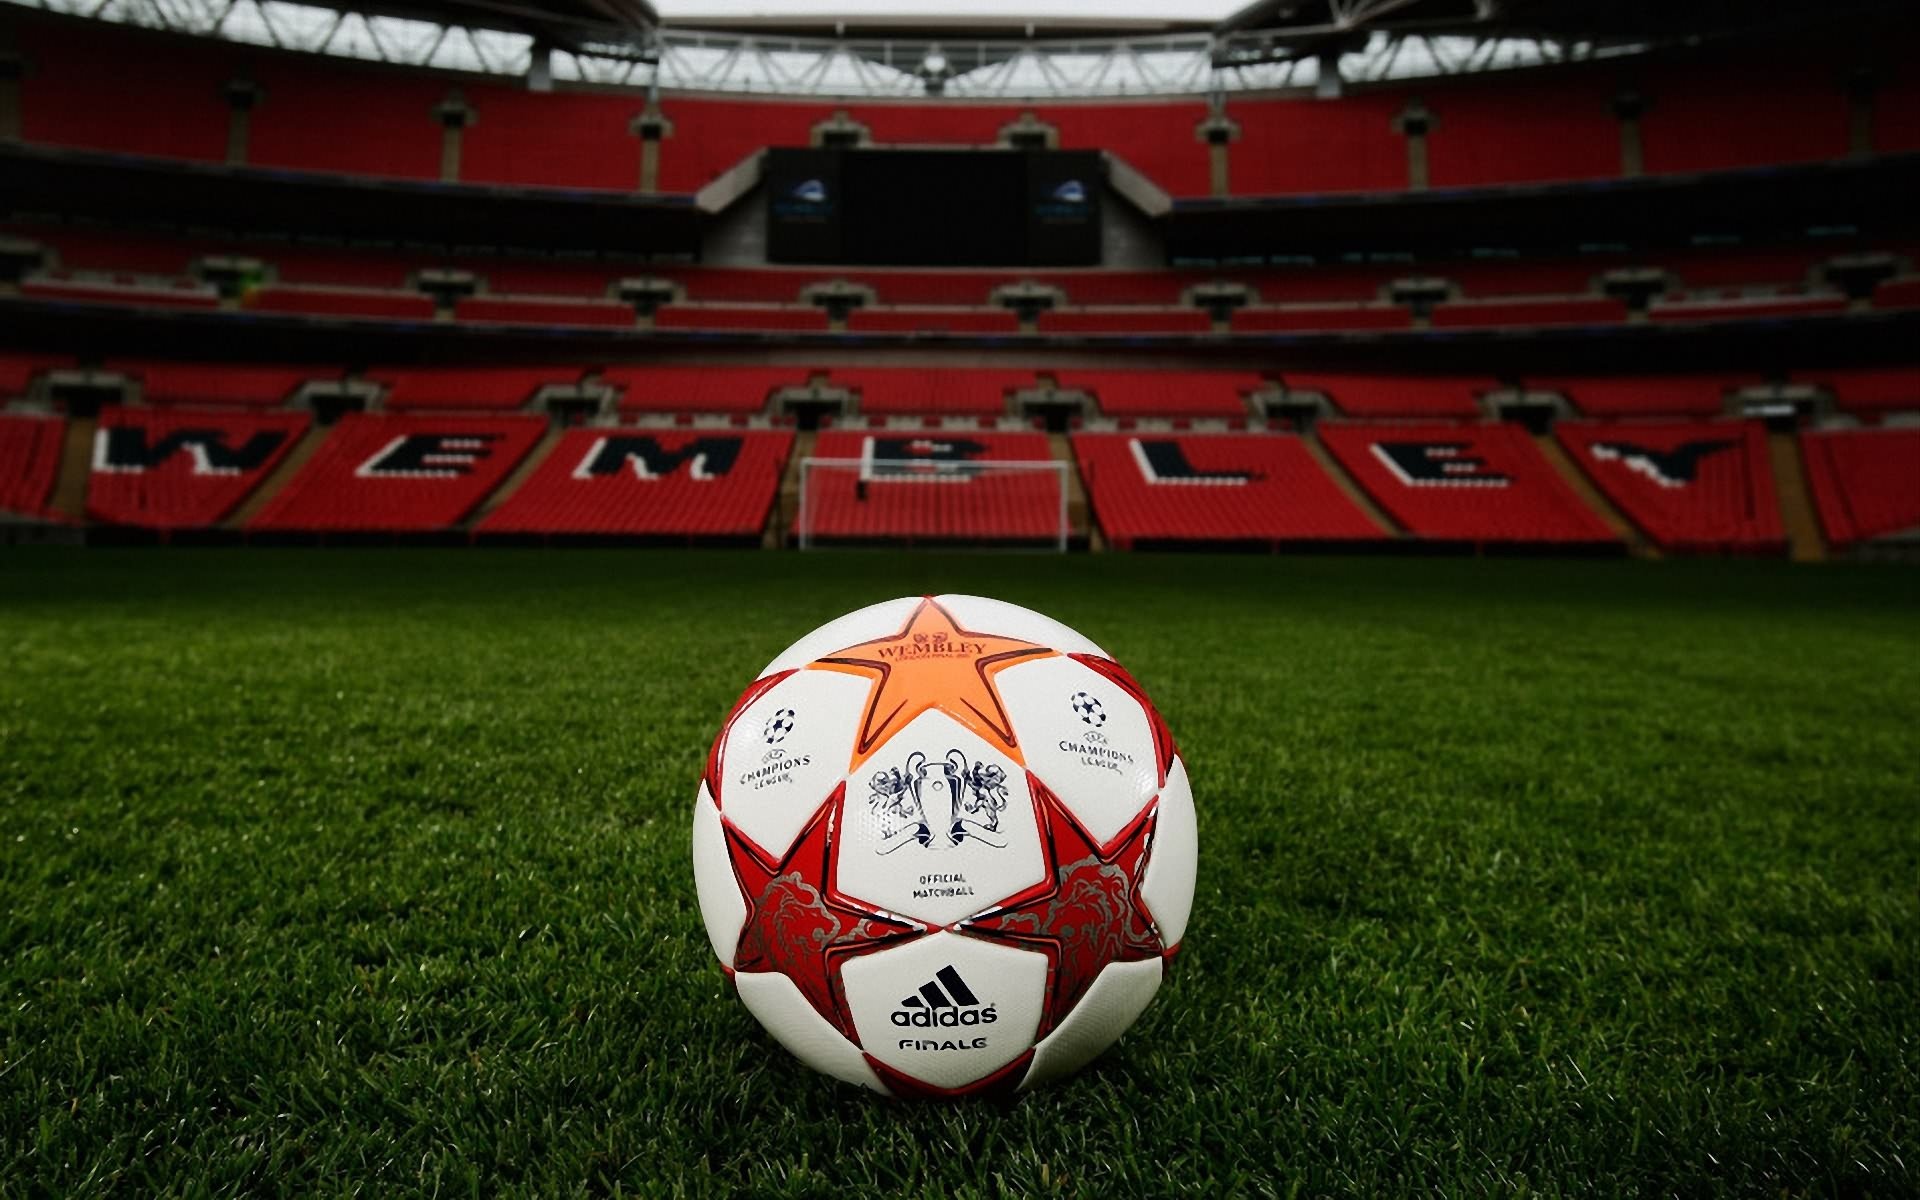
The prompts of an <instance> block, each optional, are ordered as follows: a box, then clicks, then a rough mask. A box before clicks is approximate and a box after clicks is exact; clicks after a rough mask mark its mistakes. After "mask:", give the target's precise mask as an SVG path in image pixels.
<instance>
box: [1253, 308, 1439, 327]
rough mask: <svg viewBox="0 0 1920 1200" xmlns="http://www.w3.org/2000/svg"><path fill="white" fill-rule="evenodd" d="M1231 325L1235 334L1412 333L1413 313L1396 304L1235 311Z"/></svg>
mask: <svg viewBox="0 0 1920 1200" xmlns="http://www.w3.org/2000/svg"><path fill="white" fill-rule="evenodd" d="M1231 324H1232V328H1233V332H1235V333H1315V332H1322V331H1329V330H1367V329H1377V330H1391V329H1411V328H1412V327H1413V312H1412V310H1410V309H1408V308H1404V307H1402V306H1401V305H1398V304H1302V305H1290V306H1288V307H1286V308H1236V309H1234V310H1233V316H1232V318H1231Z"/></svg>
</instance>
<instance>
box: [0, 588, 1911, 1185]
mask: <svg viewBox="0 0 1920 1200" xmlns="http://www.w3.org/2000/svg"><path fill="white" fill-rule="evenodd" d="M942 589H945V590H971V591H981V592H986V593H989V594H994V595H999V596H1001V597H1004V598H1006V599H1009V600H1013V601H1016V602H1020V603H1025V604H1029V605H1032V606H1034V607H1037V608H1039V609H1042V610H1044V611H1046V612H1049V613H1051V614H1053V615H1056V616H1058V617H1060V618H1061V619H1063V620H1065V621H1067V622H1068V623H1070V624H1073V625H1076V626H1078V627H1080V628H1081V629H1083V630H1084V631H1085V632H1087V633H1088V634H1089V635H1091V636H1092V637H1094V638H1095V639H1096V640H1098V641H1101V642H1103V643H1104V644H1106V645H1107V646H1108V647H1109V648H1110V649H1111V650H1113V651H1114V652H1115V653H1116V654H1117V655H1118V656H1119V657H1120V658H1121V659H1122V660H1123V661H1124V662H1126V663H1128V665H1129V666H1131V667H1132V668H1133V669H1134V671H1135V673H1136V674H1137V675H1138V676H1139V677H1140V678H1141V679H1142V681H1143V682H1144V683H1145V684H1146V685H1147V687H1148V689H1149V690H1150V691H1151V692H1152V694H1153V695H1154V696H1155V698H1156V700H1157V701H1158V702H1159V704H1160V706H1161V707H1162V709H1163V710H1164V711H1165V712H1166V714H1167V716H1168V719H1169V721H1170V722H1171V724H1172V726H1173V729H1174V732H1175V734H1176V736H1177V737H1178V738H1179V739H1180V741H1181V743H1182V749H1183V752H1184V753H1185V754H1186V755H1187V757H1188V759H1189V761H1190V763H1191V765H1192V772H1193V780H1194V787H1195V791H1196V794H1197V800H1198V805H1199V810H1200V821H1201V826H1200V832H1201V839H1202V848H1201V878H1200V889H1199V895H1198V898H1197V900H1196V905H1195V912H1194V918H1193V926H1192V930H1191V933H1190V936H1189V939H1188V942H1187V947H1186V950H1185V952H1184V953H1183V955H1182V957H1181V959H1180V961H1179V963H1178V965H1177V967H1176V970H1175V971H1174V973H1173V976H1172V977H1171V979H1170V980H1169V982H1168V985H1167V986H1166V987H1165V988H1163V989H1162V991H1161V994H1160V997H1159V999H1157V1000H1156V1001H1155V1003H1154V1006H1153V1007H1152V1008H1150V1009H1149V1010H1148V1012H1147V1014H1146V1016H1145V1017H1143V1018H1142V1020H1141V1021H1140V1023H1139V1025H1138V1026H1137V1027H1136V1028H1135V1029H1134V1030H1133V1032H1132V1033H1131V1034H1129V1035H1128V1036H1127V1037H1126V1038H1125V1039H1124V1040H1123V1041H1122V1042H1121V1043H1120V1045H1119V1046H1118V1047H1116V1049H1115V1050H1114V1051H1113V1052H1112V1053H1110V1054H1109V1055H1108V1056H1107V1057H1105V1058H1104V1059H1102V1060H1101V1061H1100V1062H1099V1063H1097V1064H1095V1066H1094V1067H1092V1068H1091V1069H1089V1070H1088V1071H1087V1072H1085V1073H1083V1074H1082V1075H1080V1076H1078V1077H1076V1078H1075V1079H1073V1080H1071V1081H1069V1082H1067V1083H1065V1084H1063V1085H1060V1086H1056V1087H1054V1088H1052V1089H1050V1090H1046V1091H1044V1092H1040V1093H1036V1094H1034V1095H1031V1096H1029V1097H1027V1098H1026V1099H1024V1100H1022V1101H1020V1102H1018V1103H1015V1104H1010V1105H1008V1104H996V1103H973V1104H964V1105H959V1106H953V1107H943V1106H934V1105H925V1104H905V1103H889V1102H886V1101H883V1100H879V1099H877V1098H871V1097H869V1096H867V1095H865V1094H864V1093H861V1092H858V1091H856V1090H853V1089H850V1088H847V1087H844V1086H841V1085H838V1084H834V1083H831V1082H829V1081H827V1080H825V1079H823V1078H820V1077H817V1076H814V1075H812V1074H811V1073H810V1072H808V1071H807V1070H806V1069H805V1068H803V1067H801V1066H799V1065H798V1064H796V1063H795V1062H794V1061H793V1060H791V1059H789V1058H788V1057H787V1056H786V1055H785V1054H784V1053H783V1052H782V1051H780V1050H779V1048H778V1047H777V1046H775V1045H774V1044H773V1042H772V1041H771V1040H770V1039H769V1038H768V1037H767V1036H766V1035H765V1034H763V1033H762V1032H761V1030H760V1028H759V1027H758V1025H756V1024H755V1022H754V1021H753V1019H752V1017H751V1016H750V1015H749V1014H748V1013H747V1012H746V1010H745V1009H744V1008H743V1007H742V1006H741V1005H740V1004H739V1003H738V1002H737V1001H736V1000H734V999H733V998H732V997H731V995H730V994H729V992H728V989H727V987H726V985H725V983H724V981H723V979H722V977H721V975H720V972H719V971H718V969H717V968H716V967H715V965H714V964H713V963H712V961H711V954H710V951H709V950H708V949H707V946H706V942H705V938H704V936H703V934H702V933H701V927H700V922H699V919H698V913H697V911H696V908H695V903H694V896H693V885H692V880H691V876H690V871H689V867H688V856H687V841H688V827H689V818H690V812H691V801H692V795H693V787H694V781H695V779H696V776H697V775H698V773H699V770H700V766H701V761H702V756H703V754H704V751H705V748H706V745H707V742H708V739H709V737H710V736H711V734H712V732H713V729H714V728H715V726H716V724H717V723H718V721H719V719H720V718H721V716H722V715H723V714H724V712H725V710H726V708H727V706H728V704H729V703H730V702H731V700H732V698H733V696H734V695H735V694H736V693H737V692H738V690H739V689H740V688H741V687H742V686H743V685H744V684H745V683H747V682H748V681H749V680H750V679H751V678H752V676H753V674H754V672H756V671H757V670H758V669H759V668H760V666H761V665H762V664H763V663H764V662H765V661H766V660H767V659H768V658H770V657H771V656H772V655H773V654H774V653H775V652H776V651H777V650H779V649H780V648H781V647H783V646H784V645H785V644H786V643H787V642H788V641H790V640H792V639H793V638H794V637H796V636H798V635H799V634H800V633H802V632H805V631H806V630H807V629H809V628H811V627H812V626H814V625H815V624H817V623H819V622H821V621H823V620H825V619H827V618H829V617H831V616H834V615H836V614H838V613H840V612H842V611H844V610H846V609H849V608H852V607H855V606H858V605H860V604H863V603H867V602H870V601H873V600H875V599H879V598H884V597H886V596H888V595H894V594H900V593H903V592H909V591H921V590H942ZM1917 617H1920V573H1916V572H1914V571H1912V570H1909V569H1904V568H1879V569H1861V568H1848V567H1838V566H1835V567H1824V568H1799V569H1795V568H1790V567H1788V566H1785V565H1783V564H1761V563H1660V564H1646V563H1631V562H1614V563H1556V562H1498V561H1495V562H1474V561H1404V560H1352V561H1343V560H1332V561H1316V560H1299V559H1257V558H1248V559H1241V558H1232V559H1225V558H1222V559H1215V558H1158V557H1149V556H1139V557H1125V556H1104V557H1094V558H1089V557H1080V558H1076V559H1054V558H1047V557H995V556H976V555H950V556H907V555H881V554H870V555H834V556H829V555H820V556H812V555H807V556H801V555H793V554H760V553H742V554H726V553H688V554H680V553H666V552H662V553H616V552H606V553H579V554H559V553H553V554H541V553H525V554H521V553H493V552H471V553H462V552H425V553H411V552H398V551H394V552H371V553H364V554H359V553H348V552H314V553H286V554H279V553H270V552H239V551H235V552H211V553H193V552H184V551H182V552H158V551H149V552H128V553H115V552H102V551H94V552H77V551H35V552H23V551H14V552H10V553H8V554H7V555H6V556H5V557H4V558H0V664H4V665H0V913H4V918H0V920H3V922H4V923H0V1004H3V1005H4V1012H0V1193H22V1194H32V1193H43V1194H61V1195H72V1194H80V1195H85V1194H96V1193H101V1194H104V1193H112V1194H118V1195H130V1196H140V1195H148V1194H153V1193H158V1192H167V1193H195V1194H213V1195H218V1194H233V1193H242V1192H260V1191H271V1192H282V1193H291V1194H346V1193H352V1194H357V1195H366V1196H387V1195H396V1194H409V1193H420V1194H440V1195H455V1194H462V1195H465V1194H482V1195H486V1194H496V1193H499V1192H501V1191H526V1192H539V1193H553V1194H576V1193H583V1194H600V1193H612V1192H639V1193H645V1194H656V1193H673V1192H687V1193H711V1194H722V1193H752V1194H767V1195H786V1194H793V1195H842V1196H844V1195H856V1194H861V1193H863V1192H865V1191H868V1190H884V1191H886V1192H888V1193H910V1194H928V1195H940V1194H952V1195H994V1194H1002V1193H1004V1194H1015V1195H1036V1194H1048V1193H1061V1194H1069V1195H1094V1196H1129V1195H1135V1194H1143V1193H1158V1192H1182V1191H1184V1192H1189V1193H1193V1194H1197V1195H1207V1196H1218V1195H1228V1194H1247V1195H1264V1194H1288V1195H1292V1194H1299V1195H1318V1194H1326V1193H1330V1192H1348V1193H1357V1194H1381V1193H1396V1194H1404V1193H1406V1192H1410V1191H1416V1190H1418V1191H1426V1192H1435V1193H1440V1192H1444V1193H1447V1194H1477V1193H1499V1194H1513V1193H1519V1192H1531V1191H1539V1192H1548V1193H1569V1194H1572V1193H1583V1194H1594V1195H1603V1196H1622V1195H1633V1194H1672V1193H1682V1194H1697V1193H1709V1192H1721V1191H1724V1192H1729V1193H1744V1194H1762V1193H1764V1194H1768V1195H1778V1194H1781V1193H1787V1194H1819V1195H1825V1194H1833V1193H1841V1194H1880V1195H1891V1194H1914V1193H1915V1192H1916V1191H1920V1117H1917V1116H1916V1114H1920V972H1916V950H1915V947H1916V943H1917V942H1920V919H1917V918H1920V620H1917V619H1916V618H1917Z"/></svg>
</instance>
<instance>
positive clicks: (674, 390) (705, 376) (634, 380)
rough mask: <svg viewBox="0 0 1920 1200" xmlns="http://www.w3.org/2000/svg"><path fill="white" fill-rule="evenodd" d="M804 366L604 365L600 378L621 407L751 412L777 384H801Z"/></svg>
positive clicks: (805, 375) (804, 377)
mask: <svg viewBox="0 0 1920 1200" xmlns="http://www.w3.org/2000/svg"><path fill="white" fill-rule="evenodd" d="M812 374H813V372H812V370H811V369H810V368H807V367H680V366H671V367H654V366H619V367H609V368H607V370H606V371H604V372H603V373H602V374H601V379H602V380H603V381H604V382H605V383H607V384H609V385H611V386H613V387H617V388H620V389H621V390H622V394H621V397H620V409H621V411H622V412H731V413H757V412H760V411H762V410H763V409H765V408H766V407H767V398H768V397H769V396H770V395H771V394H772V393H773V392H775V391H777V390H779V389H780V388H786V387H805V386H806V384H807V379H808V377H809V376H810V375H812Z"/></svg>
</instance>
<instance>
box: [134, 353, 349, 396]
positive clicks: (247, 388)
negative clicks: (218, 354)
mask: <svg viewBox="0 0 1920 1200" xmlns="http://www.w3.org/2000/svg"><path fill="white" fill-rule="evenodd" d="M104 365H105V368H106V369H107V370H109V371H114V372H117V373H119V374H121V375H125V376H127V377H128V378H129V379H137V380H139V381H140V384H141V398H142V399H144V400H145V401H146V402H147V403H148V404H212V405H245V406H250V407H271V406H274V405H279V404H281V403H284V402H285V401H287V400H288V399H290V398H291V397H292V396H293V393H294V392H295V391H297V390H299V388H300V385H301V384H303V383H306V382H308V381H309V380H316V379H320V380H324V379H338V378H340V368H338V367H284V366H253V365H250V364H244V363H236V364H229V363H194V362H184V363H183V362H144V361H136V360H132V359H109V360H108V361H107V362H106V363H105V364H104Z"/></svg>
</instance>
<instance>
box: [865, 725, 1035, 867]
mask: <svg viewBox="0 0 1920 1200" xmlns="http://www.w3.org/2000/svg"><path fill="white" fill-rule="evenodd" d="M867 786H868V787H869V788H870V789H871V794H870V795H869V796H868V797H867V804H868V806H869V807H870V808H872V809H873V813H874V815H875V816H876V817H878V818H879V821H880V845H879V847H878V852H879V853H881V854H892V853H893V852H894V851H895V850H898V849H899V848H900V847H902V846H904V845H906V844H907V843H909V842H917V843H919V844H920V845H921V846H924V847H925V848H927V849H929V850H944V849H947V848H949V847H953V846H958V845H961V844H962V843H964V842H967V841H975V842H984V843H985V844H986V845H989V846H992V847H994V848H995V849H999V848H1001V847H1004V846H1005V845H1006V844H1007V839H1006V836H1005V835H1004V834H1002V833H1001V832H1000V814H1001V813H1002V812H1005V811H1006V808H1007V773H1006V771H1005V770H1003V769H1002V768H1000V767H997V766H994V765H993V764H992V763H984V762H976V763H972V764H969V763H968V762H967V756H966V755H965V754H963V753H961V752H960V751H959V750H949V751H947V757H946V758H944V759H942V760H939V761H932V760H929V759H928V758H927V756H926V755H925V754H922V753H920V752H919V751H917V750H916V751H914V753H913V754H912V755H911V756H909V757H908V759H907V766H906V769H905V770H901V769H900V768H899V767H889V768H887V769H886V770H883V771H876V772H875V773H874V775H873V777H872V778H871V779H869V780H868V781H867Z"/></svg>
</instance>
